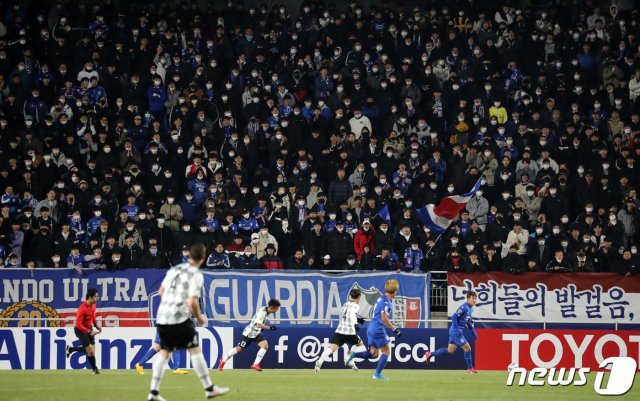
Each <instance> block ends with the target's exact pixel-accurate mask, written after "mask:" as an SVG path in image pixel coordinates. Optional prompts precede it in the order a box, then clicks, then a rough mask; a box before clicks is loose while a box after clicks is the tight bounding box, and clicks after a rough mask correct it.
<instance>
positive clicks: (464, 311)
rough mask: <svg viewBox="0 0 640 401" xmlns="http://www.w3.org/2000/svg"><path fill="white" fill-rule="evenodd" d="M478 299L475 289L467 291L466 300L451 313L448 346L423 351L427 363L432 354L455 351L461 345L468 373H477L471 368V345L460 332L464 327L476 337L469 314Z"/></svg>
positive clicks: (442, 354) (439, 354) (438, 354)
mask: <svg viewBox="0 0 640 401" xmlns="http://www.w3.org/2000/svg"><path fill="white" fill-rule="evenodd" d="M477 301H478V294H476V292H475V291H469V292H467V302H465V303H463V304H462V305H460V307H459V308H458V309H457V310H456V311H455V312H454V313H453V315H451V327H449V347H448V348H444V347H443V348H439V349H437V350H435V351H434V352H429V351H427V352H426V353H425V358H426V361H427V363H429V361H430V359H431V357H432V356H444V355H447V354H453V353H454V352H456V349H458V347H462V349H463V350H464V360H465V361H467V369H469V370H468V372H469V373H471V374H474V373H477V372H476V370H475V369H474V368H473V356H472V355H471V345H469V342H468V341H467V339H466V338H464V335H463V334H462V330H463V329H464V328H465V327H466V328H467V329H469V330H471V334H473V338H474V339H476V340H477V339H478V333H476V329H475V328H474V327H473V319H472V318H471V314H472V313H473V307H474V305H475V304H476V302H477Z"/></svg>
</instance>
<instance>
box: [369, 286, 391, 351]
mask: <svg viewBox="0 0 640 401" xmlns="http://www.w3.org/2000/svg"><path fill="white" fill-rule="evenodd" d="M392 310H393V304H392V302H391V299H389V298H387V296H386V295H383V296H381V297H380V298H378V302H376V306H374V307H373V318H372V320H371V323H369V327H368V328H367V339H368V342H369V346H370V347H375V348H382V347H384V346H385V345H387V344H389V341H390V339H389V336H388V335H387V330H386V326H385V324H384V322H383V321H382V313H383V312H384V313H386V314H387V317H388V318H389V319H391V311H392Z"/></svg>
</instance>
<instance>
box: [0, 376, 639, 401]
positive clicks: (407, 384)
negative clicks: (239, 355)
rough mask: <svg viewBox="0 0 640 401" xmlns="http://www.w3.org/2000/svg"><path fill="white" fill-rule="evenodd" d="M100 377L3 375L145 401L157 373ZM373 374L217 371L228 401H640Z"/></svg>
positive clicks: (1, 393)
mask: <svg viewBox="0 0 640 401" xmlns="http://www.w3.org/2000/svg"><path fill="white" fill-rule="evenodd" d="M101 373H102V374H100V375H92V374H91V372H90V371H88V370H82V371H80V370H76V371H1V372H0V400H2V401H87V400H92V401H144V400H146V397H147V394H148V391H149V382H150V379H151V376H150V375H151V371H150V370H147V371H146V372H145V373H146V374H145V375H144V376H140V375H137V374H136V373H135V371H133V370H129V371H124V370H103V371H102V372H101ZM372 373H373V371H372V370H369V369H362V370H360V371H359V372H353V371H351V370H347V369H344V370H336V369H325V370H322V371H321V372H320V374H315V373H314V372H313V369H311V368H310V369H308V370H264V371H263V372H255V371H252V370H248V369H238V370H228V371H224V372H218V371H217V370H216V371H214V370H212V371H211V377H212V379H213V382H214V383H215V384H218V385H222V386H228V387H231V392H230V393H229V394H227V395H226V396H224V397H223V398H222V399H224V400H247V401H251V400H259V401H287V400H295V401H299V400H301V401H316V400H317V401H333V400H335V401H374V400H380V401H382V400H384V401H389V400H398V401H412V400H420V401H423V400H455V401H459V400H473V401H481V400H492V401H497V400H509V401H512V400H517V401H524V400H532V401H533V400H536V401H537V400H554V401H555V400H576V401H577V400H580V401H583V400H596V399H603V398H608V399H609V400H639V399H640V380H636V381H635V383H634V384H635V385H634V387H633V388H632V389H631V391H630V392H628V393H627V394H625V395H624V396H621V397H601V396H599V395H597V394H596V393H595V392H594V390H593V382H594V379H595V374H593V373H592V374H590V376H588V383H587V385H586V386H583V387H573V386H571V387H551V386H549V385H545V386H544V387H507V386H506V385H505V383H506V379H507V372H506V371H504V372H480V373H479V374H477V375H469V374H467V373H466V371H452V370H448V371H443V370H439V371H438V370H428V369H425V370H391V369H389V370H387V371H385V372H384V373H385V375H387V377H388V378H389V380H386V381H381V380H373V379H372V378H371V376H372ZM160 394H161V395H162V396H163V397H165V398H166V399H167V401H187V400H189V401H190V400H204V399H205V398H204V391H203V390H202V388H201V386H200V381H199V380H198V379H197V377H196V376H195V375H194V372H193V371H190V372H189V374H188V375H185V376H176V375H172V374H171V373H170V372H169V371H167V373H166V374H165V376H164V380H163V382H162V388H161V393H160Z"/></svg>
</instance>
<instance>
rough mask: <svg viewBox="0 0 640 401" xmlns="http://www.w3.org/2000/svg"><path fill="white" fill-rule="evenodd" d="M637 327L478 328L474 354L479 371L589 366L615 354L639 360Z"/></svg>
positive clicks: (593, 366)
mask: <svg viewBox="0 0 640 401" xmlns="http://www.w3.org/2000/svg"><path fill="white" fill-rule="evenodd" d="M639 346H640V331H638V330H620V331H607V330H527V329H523V330H519V329H478V340H476V346H475V347H474V349H475V352H476V354H475V356H476V367H477V368H478V369H480V370H506V369H507V367H508V366H509V364H511V363H517V364H518V365H519V366H520V367H523V368H525V369H533V368H535V367H540V368H583V367H584V368H590V369H591V370H598V366H599V365H600V362H602V361H603V360H605V359H606V358H608V357H612V356H628V357H631V358H634V359H635V360H636V362H639V363H640V347H639Z"/></svg>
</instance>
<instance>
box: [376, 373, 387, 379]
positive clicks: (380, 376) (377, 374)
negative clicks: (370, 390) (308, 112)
mask: <svg viewBox="0 0 640 401" xmlns="http://www.w3.org/2000/svg"><path fill="white" fill-rule="evenodd" d="M373 378H374V379H378V380H387V378H386V377H384V376H382V373H374V374H373Z"/></svg>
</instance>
